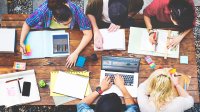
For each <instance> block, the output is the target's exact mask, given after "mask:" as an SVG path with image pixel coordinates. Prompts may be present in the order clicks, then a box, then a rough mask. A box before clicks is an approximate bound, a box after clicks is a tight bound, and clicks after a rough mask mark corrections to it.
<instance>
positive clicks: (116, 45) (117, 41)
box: [94, 29, 126, 51]
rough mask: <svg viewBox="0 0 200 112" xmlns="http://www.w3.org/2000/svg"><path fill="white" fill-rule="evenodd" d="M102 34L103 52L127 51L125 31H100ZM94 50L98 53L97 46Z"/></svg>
mask: <svg viewBox="0 0 200 112" xmlns="http://www.w3.org/2000/svg"><path fill="white" fill-rule="evenodd" d="M100 33H101V35H102V36H103V50H126V46H125V30H124V29H118V30H117V31H115V32H109V31H108V29H100ZM94 50H95V51H98V49H97V48H96V47H95V46H94Z"/></svg>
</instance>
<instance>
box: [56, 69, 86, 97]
mask: <svg viewBox="0 0 200 112" xmlns="http://www.w3.org/2000/svg"><path fill="white" fill-rule="evenodd" d="M88 81H89V77H82V76H77V75H72V74H69V73H65V72H61V71H60V72H59V73H58V75H57V79H56V82H55V86H54V90H53V92H55V93H59V94H63V95H67V96H71V97H74V98H79V99H83V98H84V95H85V91H86V88H87V84H88Z"/></svg>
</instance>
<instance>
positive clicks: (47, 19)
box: [26, 0, 91, 30]
mask: <svg viewBox="0 0 200 112" xmlns="http://www.w3.org/2000/svg"><path fill="white" fill-rule="evenodd" d="M66 3H67V4H68V5H69V7H70V10H71V12H72V15H73V17H72V21H71V23H70V29H73V28H74V26H75V25H76V24H78V26H79V28H80V30H91V23H90V21H89V19H88V18H87V16H86V15H85V14H84V13H83V11H82V10H81V8H80V7H78V6H77V5H75V4H74V3H72V2H71V1H69V0H66ZM52 16H53V14H52V11H51V10H50V9H49V8H48V7H47V0H46V1H45V2H44V3H43V4H41V5H40V6H39V7H38V8H37V9H36V10H35V11H34V12H33V13H32V14H31V15H30V16H29V17H28V18H27V19H26V23H27V24H28V25H29V26H30V27H34V28H36V29H42V28H49V27H50V24H51V20H52Z"/></svg>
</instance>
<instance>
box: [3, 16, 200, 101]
mask: <svg viewBox="0 0 200 112" xmlns="http://www.w3.org/2000/svg"><path fill="white" fill-rule="evenodd" d="M19 16H20V17H19ZM26 17H28V15H3V17H2V22H3V25H4V26H5V27H7V26H9V25H11V26H13V27H18V28H17V31H16V34H17V44H16V53H15V54H0V74H5V73H10V72H16V71H15V70H13V68H12V66H13V64H14V62H15V61H19V62H26V63H27V69H28V70H30V69H34V70H35V73H36V78H37V81H39V80H41V79H43V80H45V81H47V82H49V81H50V71H59V70H61V71H67V70H68V69H67V68H66V67H65V62H66V61H65V60H66V57H61V58H44V59H30V60H22V59H21V54H20V52H19V45H18V44H19V40H20V34H21V29H20V28H19V26H20V25H21V23H22V22H23V21H24V20H25V18H26ZM14 24H15V25H14ZM66 31H67V32H69V33H70V51H71V52H73V51H74V50H75V49H76V47H77V46H78V45H79V43H80V41H81V39H82V36H83V33H82V32H81V31H79V30H66ZM128 38H129V30H128V29H126V51H103V52H95V51H94V49H93V47H94V45H93V41H91V42H90V43H89V44H88V45H87V47H86V48H85V49H84V50H83V51H82V52H81V54H80V55H84V56H87V57H88V60H87V62H86V65H85V67H84V68H83V69H82V70H84V69H86V70H88V71H91V74H90V84H91V87H92V90H93V91H94V90H95V88H96V86H98V85H99V78H100V69H101V56H102V55H112V56H125V57H135V58H141V62H140V64H141V66H140V73H139V83H141V82H143V81H144V80H146V79H147V78H148V77H149V75H150V74H151V73H152V72H153V71H152V70H151V69H150V67H149V65H148V64H147V63H146V61H145V60H144V57H145V55H135V54H128V52H127V49H128ZM132 44H134V43H132ZM180 46H181V48H180V55H186V56H188V58H189V64H180V60H179V59H172V58H168V59H166V60H164V58H163V57H153V56H152V59H153V60H154V62H155V63H156V65H157V66H162V67H174V68H176V69H177V71H178V72H180V73H184V74H187V75H190V76H192V78H191V84H190V86H189V88H188V92H189V93H190V94H191V95H192V96H193V98H194V100H195V102H196V103H198V102H200V100H199V91H198V80H197V63H196V50H195V45H194V36H193V33H192V32H190V33H189V34H188V35H187V36H186V37H185V38H184V39H183V40H182V42H181V44H180ZM93 53H96V54H97V56H98V58H99V59H98V61H92V60H90V59H89V56H90V55H91V54H93ZM49 62H53V64H52V65H48V63H49ZM74 69H77V68H74ZM39 91H40V95H41V101H40V102H35V103H31V104H28V105H54V102H53V99H52V97H51V96H49V88H48V87H47V88H45V89H41V88H40V89H39ZM79 101H80V100H75V101H72V102H69V103H66V104H65V105H75V104H77V103H78V102H79Z"/></svg>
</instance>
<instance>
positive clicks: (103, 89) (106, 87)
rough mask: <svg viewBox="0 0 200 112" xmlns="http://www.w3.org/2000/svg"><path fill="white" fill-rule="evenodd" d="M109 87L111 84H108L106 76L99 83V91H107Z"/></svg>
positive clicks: (108, 79) (108, 80)
mask: <svg viewBox="0 0 200 112" xmlns="http://www.w3.org/2000/svg"><path fill="white" fill-rule="evenodd" d="M111 86H112V83H111V82H110V77H109V76H106V77H105V78H104V79H103V80H102V82H101V90H102V91H103V92H104V91H106V90H108V89H109V88H110V87H111Z"/></svg>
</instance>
